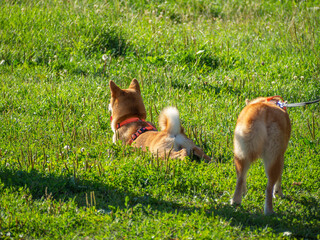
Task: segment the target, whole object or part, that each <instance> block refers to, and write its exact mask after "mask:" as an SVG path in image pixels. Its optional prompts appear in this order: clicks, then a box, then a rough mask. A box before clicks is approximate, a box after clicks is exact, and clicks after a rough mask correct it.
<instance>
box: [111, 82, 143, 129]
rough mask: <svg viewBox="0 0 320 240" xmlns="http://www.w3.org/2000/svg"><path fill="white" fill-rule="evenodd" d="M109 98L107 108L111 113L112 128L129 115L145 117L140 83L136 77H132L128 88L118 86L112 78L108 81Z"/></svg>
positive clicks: (129, 116)
mask: <svg viewBox="0 0 320 240" xmlns="http://www.w3.org/2000/svg"><path fill="white" fill-rule="evenodd" d="M109 87H110V90H111V99H110V104H109V110H110V111H111V114H112V123H111V126H112V128H114V127H115V125H116V124H117V123H119V122H121V121H124V120H126V119H128V118H131V117H138V118H140V119H146V115H147V114H146V109H145V107H144V104H143V101H142V97H141V91H140V85H139V83H138V81H137V79H133V80H132V82H131V84H130V86H129V88H128V89H121V88H119V87H118V86H117V85H116V84H115V83H114V82H113V81H112V80H110V82H109Z"/></svg>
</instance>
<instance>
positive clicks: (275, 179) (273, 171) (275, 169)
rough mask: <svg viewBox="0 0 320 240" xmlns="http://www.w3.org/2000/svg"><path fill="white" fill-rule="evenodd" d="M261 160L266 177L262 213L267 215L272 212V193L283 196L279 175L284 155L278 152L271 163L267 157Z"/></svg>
mask: <svg viewBox="0 0 320 240" xmlns="http://www.w3.org/2000/svg"><path fill="white" fill-rule="evenodd" d="M263 160H264V164H265V171H266V175H267V177H268V182H267V188H266V199H265V207H264V213H265V215H268V214H272V213H274V211H273V203H272V198H273V196H274V194H275V193H277V194H278V195H279V196H283V194H282V189H281V175H282V171H283V161H284V157H283V154H280V155H278V156H277V157H276V158H275V159H274V161H272V162H271V163H270V162H269V161H268V159H267V158H264V159H263ZM268 162H269V164H268Z"/></svg>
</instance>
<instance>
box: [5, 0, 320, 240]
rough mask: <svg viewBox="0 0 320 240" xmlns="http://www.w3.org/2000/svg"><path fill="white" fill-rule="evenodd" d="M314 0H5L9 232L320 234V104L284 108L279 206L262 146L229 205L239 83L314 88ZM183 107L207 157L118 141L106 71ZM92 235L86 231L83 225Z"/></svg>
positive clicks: (270, 89)
mask: <svg viewBox="0 0 320 240" xmlns="http://www.w3.org/2000/svg"><path fill="white" fill-rule="evenodd" d="M319 5H320V2H319V1H271V0H270V1H258V0H256V1H220V0H218V1H209V0H199V1H195V0H179V1H172V0H167V1H156V0H153V1H143V0H135V1H116V0H113V1H99V0H88V1H84V0H81V1H53V0H52V1H51V0H50V1H31V0H29V1H0V78H1V81H0V89H1V92H0V158H1V161H0V239H2V238H3V239H11V238H12V239H19V238H20V239H39V238H40V239H61V238H63V239H73V238H75V239H78V238H80V239H84V238H86V237H88V238H90V239H91V238H93V239H102V238H107V239H124V238H126V239H152V238H154V239H244V238H254V239H257V238H279V239H282V238H298V239H300V238H304V239H320V230H319V229H320V215H319V206H320V199H319V198H320V190H319V189H320V181H319V180H320V157H319V156H320V140H319V139H320V130H319V129H320V108H319V106H320V105H319V104H314V105H309V106H307V107H301V108H290V109H288V112H289V115H290V119H291V121H292V136H291V139H290V143H289V147H288V150H287V152H286V154H285V168H284V173H283V190H284V194H285V195H286V198H285V199H276V200H275V201H274V208H275V211H276V212H277V214H276V215H274V216H264V215H263V205H264V196H265V194H264V192H265V186H266V182H267V179H266V177H265V174H264V168H263V164H262V163H261V161H258V162H257V163H256V164H254V165H253V166H252V167H251V169H250V171H249V173H248V180H247V182H248V194H247V195H246V197H245V198H244V199H243V204H242V206H241V207H240V208H237V209H236V208H234V207H232V206H230V204H229V200H230V199H231V197H232V194H233V191H234V187H235V183H236V174H235V170H234V166H233V153H232V150H233V149H232V139H233V130H234V127H235V122H236V119H237V116H238V114H239V113H240V111H241V109H242V108H243V107H244V100H245V99H246V98H249V99H252V98H255V97H257V96H270V95H281V96H282V97H283V98H284V99H285V100H288V102H290V103H292V102H300V101H308V100H312V99H316V98H319V97H320V70H319V69H320V57H319V54H318V53H319V52H320V18H319V14H320V10H319ZM132 78H137V79H138V81H139V82H140V84H141V88H142V95H143V99H144V103H145V105H146V109H147V112H148V118H147V119H148V120H151V121H153V122H154V123H156V124H157V121H158V115H159V112H160V111H161V109H163V108H164V107H166V106H169V105H173V106H176V107H177V108H178V109H179V111H180V116H181V119H182V123H183V126H184V127H185V128H186V132H187V134H188V136H190V137H191V138H192V139H193V140H194V141H195V142H196V143H197V144H198V145H199V146H201V147H202V148H204V150H205V152H206V153H207V154H208V155H210V156H212V157H213V161H212V163H210V164H207V163H204V162H202V161H200V162H199V161H198V162H197V161H193V160H192V159H187V160H185V161H180V160H168V161H160V160H157V159H155V158H153V157H152V156H151V155H150V154H149V153H142V152H140V151H138V150H136V149H133V148H131V147H128V146H126V147H124V146H121V145H120V144H113V143H112V131H111V128H110V121H109V118H110V113H109V112H108V104H109V98H110V91H109V87H108V82H109V80H113V81H115V82H116V83H117V84H118V85H120V86H121V87H127V86H128V85H129V83H130V81H131V80H132ZM88 238H86V239H88Z"/></svg>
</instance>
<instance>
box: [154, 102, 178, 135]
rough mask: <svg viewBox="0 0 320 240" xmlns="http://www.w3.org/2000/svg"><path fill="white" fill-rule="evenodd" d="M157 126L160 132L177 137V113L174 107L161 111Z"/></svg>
mask: <svg viewBox="0 0 320 240" xmlns="http://www.w3.org/2000/svg"><path fill="white" fill-rule="evenodd" d="M159 125H160V128H161V130H162V131H166V132H168V133H169V134H170V135H178V134H179V133H180V132H181V125H180V118H179V111H178V109H176V108H175V107H167V108H165V109H163V111H162V112H161V113H160V116H159Z"/></svg>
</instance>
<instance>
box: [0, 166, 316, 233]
mask: <svg viewBox="0 0 320 240" xmlns="http://www.w3.org/2000/svg"><path fill="white" fill-rule="evenodd" d="M0 180H1V182H2V183H3V184H4V186H5V187H6V188H13V189H18V188H20V187H26V188H27V189H29V191H30V193H31V194H32V198H33V199H41V198H43V197H45V195H46V194H52V198H53V199H55V200H59V199H61V200H68V199H74V200H75V202H76V204H77V205H78V206H79V207H86V206H87V204H88V202H89V203H90V202H91V201H90V199H88V197H89V196H91V194H90V193H92V192H94V195H95V201H96V209H109V208H110V206H112V207H113V208H115V209H124V208H126V207H127V206H126V203H125V199H126V197H127V196H128V197H129V206H130V207H133V206H135V205H137V204H141V205H142V206H145V207H147V206H149V205H150V206H151V207H152V209H153V210H154V211H159V212H166V213H171V214H177V212H182V213H184V214H192V213H193V212H194V211H198V212H203V214H205V217H206V218H208V219H210V218H212V217H219V218H223V219H224V220H225V221H228V222H229V223H230V225H231V226H233V227H241V228H242V229H243V230H248V228H249V229H250V231H253V232H257V231H258V232H259V231H263V230H264V229H265V228H269V229H272V231H273V232H275V233H281V232H291V234H292V235H291V237H297V238H309V239H313V238H314V239H316V238H317V234H319V226H318V225H317V224H314V225H312V224H310V225H309V226H308V227H306V226H305V225H302V224H301V223H304V222H305V218H306V217H305V216H300V215H296V214H290V215H282V214H281V213H278V214H275V215H272V216H265V215H263V214H262V213H250V212H247V211H245V210H244V209H243V208H241V207H238V208H234V207H232V206H230V205H229V204H217V205H215V206H212V207H211V208H210V209H208V210H204V209H202V208H199V207H187V206H183V205H181V204H179V203H175V202H171V201H165V200H159V199H157V198H154V197H150V196H146V195H144V196H138V195H136V194H134V193H132V192H130V191H129V190H126V189H120V187H119V188H117V187H114V186H109V185H106V184H105V183H102V182H99V181H86V180H81V181H80V180H79V181H75V180H74V179H73V177H70V176H62V175H53V174H51V175H44V174H42V173H40V172H38V171H35V170H32V171H30V172H27V171H21V170H10V169H7V168H0ZM289 201H290V200H289ZM310 201H311V202H312V203H317V201H316V200H315V199H313V200H312V199H311V200H309V201H307V202H305V204H306V205H308V203H309V202H310ZM318 220H319V219H318Z"/></svg>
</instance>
